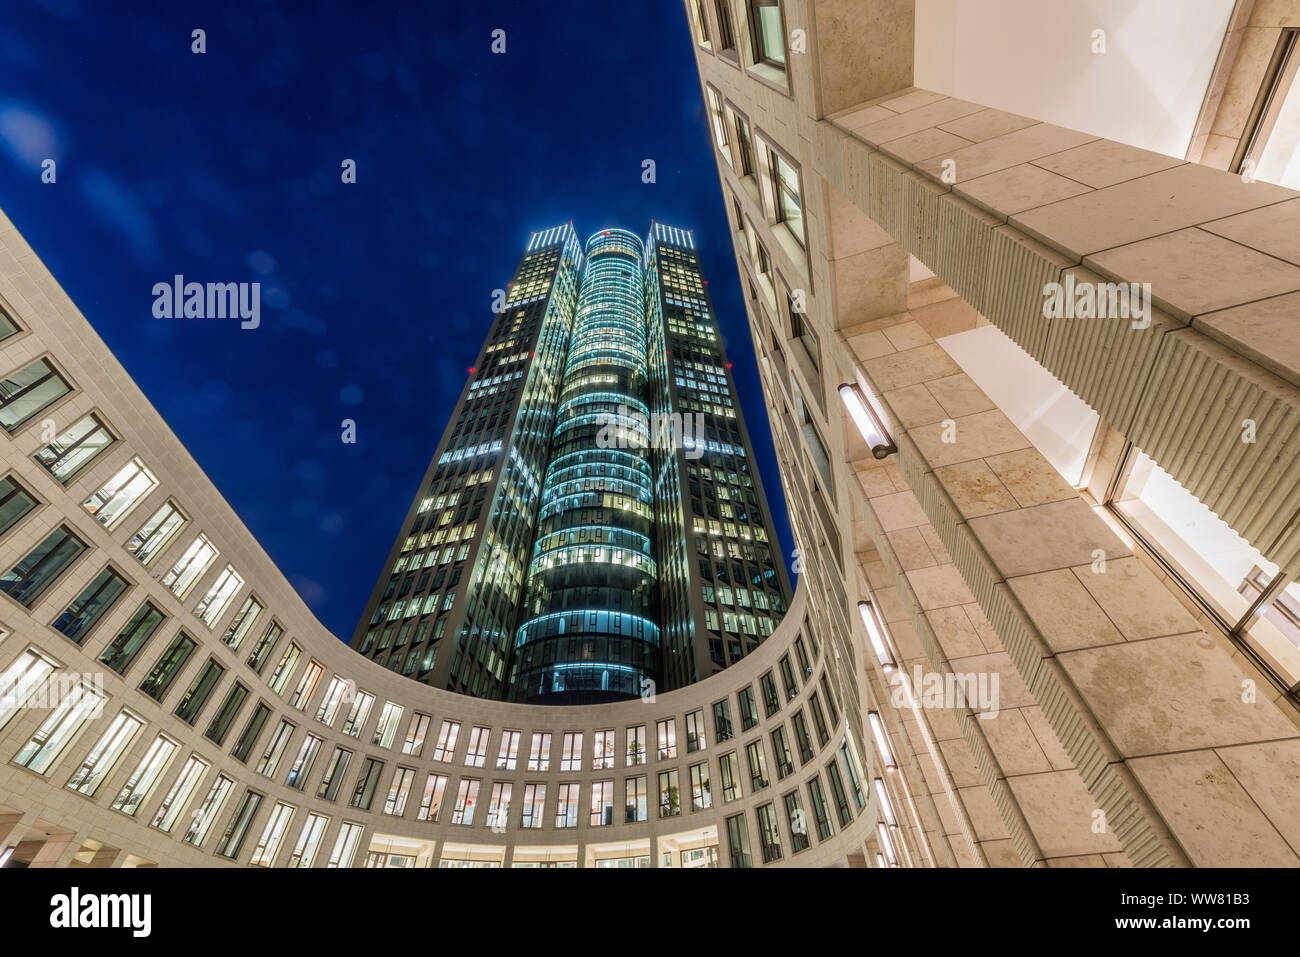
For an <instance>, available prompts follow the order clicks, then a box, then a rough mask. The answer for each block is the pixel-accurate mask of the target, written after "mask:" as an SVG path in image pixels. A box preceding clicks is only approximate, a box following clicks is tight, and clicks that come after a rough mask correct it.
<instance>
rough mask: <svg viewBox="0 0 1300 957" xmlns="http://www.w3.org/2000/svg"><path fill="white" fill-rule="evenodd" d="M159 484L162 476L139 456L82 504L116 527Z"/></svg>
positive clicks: (107, 525)
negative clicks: (157, 474) (150, 469)
mask: <svg viewBox="0 0 1300 957" xmlns="http://www.w3.org/2000/svg"><path fill="white" fill-rule="evenodd" d="M157 485H158V479H156V478H155V477H154V474H153V473H152V472H150V471H149V470H148V469H147V468H145V467H144V463H143V462H141V461H140V460H139V459H132V460H131V461H130V462H127V463H126V465H124V466H122V468H120V469H119V470H118V472H117V474H116V475H114V476H113V477H112V478H111V479H109V480H108V481H107V482H106V483H104V485H102V486H101V487H100V489H99V491H97V492H95V494H94V495H92V496H90V498H88V499H86V500H85V501H84V502H82V503H81V507H82V508H84V509H85V510H86V511H87V512H89V513H90V514H91V515H93V516H94V517H95V521H97V522H99V524H101V525H103V526H104V527H105V528H115V527H117V524H118V522H120V521H122V519H124V518H126V516H127V515H129V514H130V513H131V510H132V509H133V508H135V507H136V506H137V505H139V504H140V502H141V501H143V500H144V497H145V496H146V495H148V494H149V493H150V492H152V491H153V490H154V488H155V487H157Z"/></svg>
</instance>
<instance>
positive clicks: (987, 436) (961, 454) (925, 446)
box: [909, 409, 1029, 468]
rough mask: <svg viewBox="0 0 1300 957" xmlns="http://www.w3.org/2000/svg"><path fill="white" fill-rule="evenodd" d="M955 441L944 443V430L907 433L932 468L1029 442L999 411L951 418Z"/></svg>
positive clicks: (1024, 445)
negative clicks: (953, 424) (953, 425)
mask: <svg viewBox="0 0 1300 957" xmlns="http://www.w3.org/2000/svg"><path fill="white" fill-rule="evenodd" d="M953 422H954V423H955V425H956V441H954V442H945V441H944V435H945V432H946V430H944V429H942V428H940V427H939V426H927V427H926V428H925V429H921V430H918V431H915V432H912V433H909V434H910V435H911V437H912V441H914V442H915V443H916V445H917V448H919V449H920V450H921V453H922V455H924V456H925V460H926V461H927V462H929V463H930V465H931V466H932V467H934V468H938V467H940V466H943V465H952V464H954V463H956V462H967V461H970V460H971V459H982V458H987V457H988V456H990V455H998V454H1000V453H1003V452H1011V451H1014V450H1016V449H1023V448H1028V447H1029V440H1028V439H1026V438H1025V437H1024V435H1023V434H1021V432H1020V430H1019V429H1017V428H1016V427H1015V425H1013V424H1012V422H1011V420H1010V419H1008V418H1007V417H1006V415H1005V414H1003V412H1002V411H1001V410H1000V409H993V410H990V411H988V412H976V413H975V414H974V415H965V416H961V417H960V418H957V419H954V420H953Z"/></svg>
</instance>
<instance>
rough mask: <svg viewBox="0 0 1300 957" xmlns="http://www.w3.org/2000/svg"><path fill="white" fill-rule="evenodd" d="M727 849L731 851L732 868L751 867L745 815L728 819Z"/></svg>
mask: <svg viewBox="0 0 1300 957" xmlns="http://www.w3.org/2000/svg"><path fill="white" fill-rule="evenodd" d="M727 847H728V848H729V849H730V851H731V866H732V867H749V866H750V864H751V863H752V862H751V860H750V857H749V834H748V832H747V829H746V827H745V815H743V814H737V815H735V816H734V817H729V818H727Z"/></svg>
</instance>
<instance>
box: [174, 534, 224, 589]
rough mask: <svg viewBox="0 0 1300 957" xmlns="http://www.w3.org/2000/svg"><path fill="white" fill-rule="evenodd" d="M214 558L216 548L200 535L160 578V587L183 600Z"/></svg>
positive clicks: (205, 537)
mask: <svg viewBox="0 0 1300 957" xmlns="http://www.w3.org/2000/svg"><path fill="white" fill-rule="evenodd" d="M216 557H217V549H216V547H215V546H213V544H212V543H211V542H210V541H208V539H207V536H206V535H200V536H199V537H198V538H196V539H194V541H193V542H191V543H190V547H189V548H187V549H185V554H183V555H182V556H181V557H180V558H179V559H177V561H176V564H175V565H173V566H172V568H171V571H169V572H168V573H167V574H166V575H164V576H163V577H162V586H163V587H164V588H166V589H167V590H168V591H170V592H171V593H172V594H173V595H175V596H176V597H177V598H180V599H182V600H183V599H184V598H185V596H186V595H188V594H189V592H190V589H191V588H192V587H193V586H194V583H195V582H196V581H198V580H199V578H200V577H201V576H202V575H203V573H204V572H205V571H207V570H208V566H209V565H211V564H212V561H213V559H215V558H216Z"/></svg>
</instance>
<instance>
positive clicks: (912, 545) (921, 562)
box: [885, 528, 938, 571]
mask: <svg viewBox="0 0 1300 957" xmlns="http://www.w3.org/2000/svg"><path fill="white" fill-rule="evenodd" d="M885 534H886V537H887V538H888V539H889V544H890V545H891V546H892V547H893V549H894V555H895V557H896V558H897V559H898V564H899V565H901V566H902V567H903V570H904V571H907V570H909V569H913V568H925V567H927V566H929V565H935V564H937V563H938V562H937V560H936V559H935V557H934V553H933V552H931V551H930V547H929V546H928V545H926V543H925V538H924V537H923V536H922V535H921V532H920V530H919V529H916V528H897V529H894V530H893V531H890V532H886V533H885Z"/></svg>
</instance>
